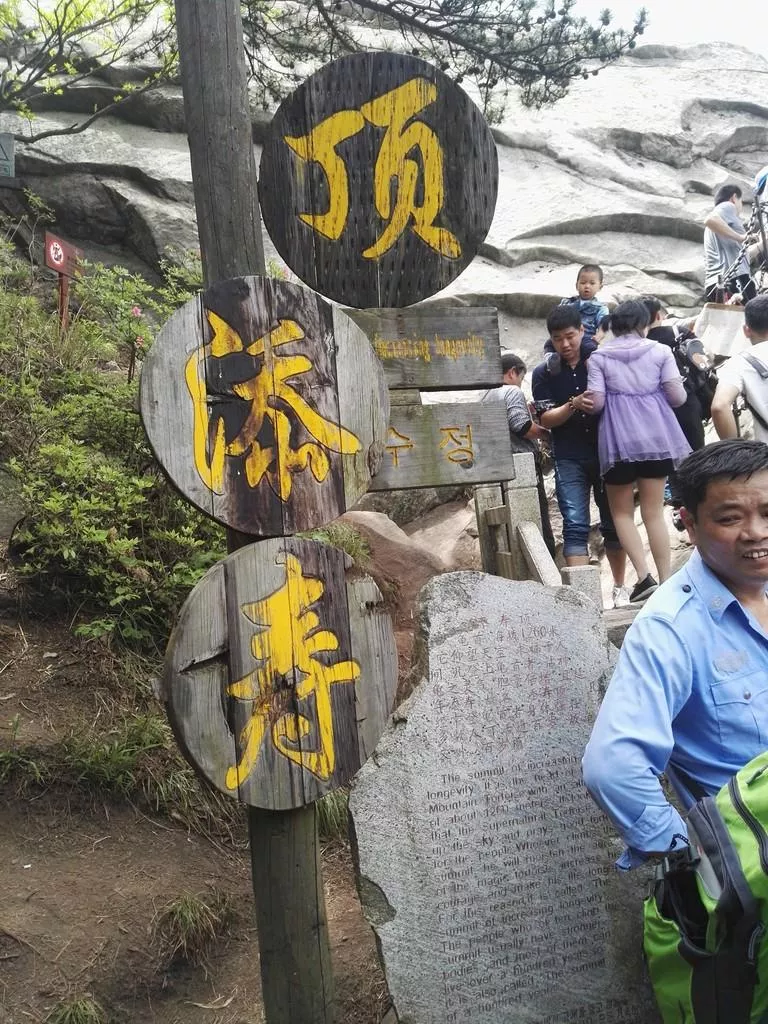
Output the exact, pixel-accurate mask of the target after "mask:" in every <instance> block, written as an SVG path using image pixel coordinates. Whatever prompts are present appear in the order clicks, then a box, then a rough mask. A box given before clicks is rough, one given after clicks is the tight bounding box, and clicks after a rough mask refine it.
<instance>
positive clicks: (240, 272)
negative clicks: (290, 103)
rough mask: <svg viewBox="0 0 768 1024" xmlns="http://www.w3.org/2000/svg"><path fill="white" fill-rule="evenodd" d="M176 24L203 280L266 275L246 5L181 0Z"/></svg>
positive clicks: (222, 0) (229, 1)
mask: <svg viewBox="0 0 768 1024" xmlns="http://www.w3.org/2000/svg"><path fill="white" fill-rule="evenodd" d="M176 28H177V34H178V42H179V53H180V55H181V80H182V85H183V88H184V115H185V118H186V122H187V135H188V136H189V152H190V156H191V159H192V182H193V185H194V189H195V209H196V210H197V230H198V234H199V236H200V252H201V255H202V260H203V278H204V281H205V284H206V286H208V285H211V284H213V283H214V282H215V281H226V280H227V279H228V278H231V277H241V276H244V275H246V274H263V273H265V271H266V266H265V263H264V246H263V243H262V239H261V216H260V213H259V201H258V196H257V190H256V163H255V161H254V158H253V136H252V128H251V115H250V108H249V104H248V86H247V79H246V71H245V51H244V49H243V25H242V21H241V18H240V6H239V4H238V3H236V2H235V0H216V2H215V3H211V2H210V0H209V2H204V0H176Z"/></svg>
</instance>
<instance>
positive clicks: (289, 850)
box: [248, 804, 334, 1024]
mask: <svg viewBox="0 0 768 1024" xmlns="http://www.w3.org/2000/svg"><path fill="white" fill-rule="evenodd" d="M314 810H315V805H314V804H313V805H312V806H311V807H301V808H297V809H295V810H291V811H281V812H280V813H279V814H276V813H275V812H274V811H265V810H261V809H260V808H258V807H250V808H249V809H248V826H249V836H250V841H251V870H252V872H253V887H254V891H255V892H256V893H257V894H258V896H259V898H258V899H257V900H256V925H257V930H258V934H259V957H260V959H261V970H262V986H261V988H262V998H263V1002H264V1020H265V1021H266V1022H267V1024H299V1022H301V1024H332V1022H333V1021H334V1013H333V993H334V983H333V971H332V967H331V954H330V946H329V944H328V942H327V934H328V922H327V913H326V909H325V899H324V898H323V875H322V864H321V860H320V854H321V848H320V839H319V837H318V834H317V814H316V813H313V812H314ZM302 954H304V955H302Z"/></svg>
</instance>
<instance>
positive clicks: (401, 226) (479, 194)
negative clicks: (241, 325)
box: [259, 52, 499, 308]
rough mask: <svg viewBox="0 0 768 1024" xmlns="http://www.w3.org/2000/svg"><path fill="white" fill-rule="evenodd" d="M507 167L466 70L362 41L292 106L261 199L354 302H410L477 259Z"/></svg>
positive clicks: (280, 233)
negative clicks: (460, 77) (462, 75)
mask: <svg viewBox="0 0 768 1024" xmlns="http://www.w3.org/2000/svg"><path fill="white" fill-rule="evenodd" d="M498 176H499V172H498V159H497V156H496V146H495V144H494V141H493V136H492V135H491V131H490V128H489V127H488V125H487V123H486V121H485V119H484V118H483V115H482V114H481V113H480V111H479V110H478V108H477V107H476V106H475V105H474V103H473V102H472V101H471V100H470V98H469V97H468V96H467V94H466V93H465V92H464V91H463V90H462V89H460V88H459V87H458V86H457V85H456V84H455V82H453V81H451V79H450V78H448V77H447V76H446V75H444V74H442V72H440V71H438V70H437V68H434V67H432V65H431V64H427V63H426V62H425V61H422V60H417V59H416V58H415V57H408V56H405V55H402V54H397V53H383V52H382V53H354V54H350V55H349V56H346V57H342V58H340V59H339V60H337V61H334V62H333V63H331V64H328V65H326V66H325V67H324V68H321V69H320V71H318V72H317V73H316V74H314V75H312V77H311V78H309V79H307V81H306V82H304V83H303V85H301V86H300V87H299V88H298V89H297V90H296V91H295V92H293V93H292V94H291V95H290V96H289V97H288V98H287V99H286V100H284V101H283V103H282V104H281V106H280V107H279V109H278V111H277V113H276V114H275V116H274V118H273V120H272V123H271V126H270V137H269V139H268V141H267V142H266V144H265V146H264V150H263V152H262V156H261V166H260V175H259V199H260V202H261V210H262V215H263V217H264V224H265V226H266V228H267V231H268V232H269V234H270V236H271V238H272V241H273V242H274V244H275V246H276V247H277V250H278V252H279V253H280V255H281V256H282V257H283V259H284V260H285V262H286V263H287V264H288V266H289V267H291V269H292V270H293V271H294V272H295V273H296V274H298V276H299V277H300V278H301V279H302V281H304V282H306V284H308V285H309V286H310V287H311V288H314V289H315V290H316V291H318V292H320V293H321V294H322V295H326V296H328V298H331V299H335V300H336V301H337V302H342V303H345V304H346V305H348V306H356V307H359V308H366V307H371V306H409V305H411V304H412V303H414V302H419V301H420V300H421V299H425V298H427V296H429V295H433V294H434V293H435V292H438V291H440V289H441V288H445V286H446V285H448V284H450V282H451V281H453V279H454V278H455V277H458V275H459V274H460V273H461V272H462V271H463V270H464V269H465V267H466V266H467V265H468V264H469V263H470V261H471V260H472V259H473V257H474V256H475V254H476V253H477V250H478V248H479V246H480V243H481V242H482V241H483V239H484V238H485V236H486V235H487V233H488V230H489V228H490V226H491V220H492V218H493V211H494V207H495V205H496V193H497V189H498Z"/></svg>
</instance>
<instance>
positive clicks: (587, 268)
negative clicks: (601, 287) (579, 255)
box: [576, 263, 603, 284]
mask: <svg viewBox="0 0 768 1024" xmlns="http://www.w3.org/2000/svg"><path fill="white" fill-rule="evenodd" d="M582 274H597V277H598V280H599V281H600V284H602V283H603V268H602V267H601V266H598V264H597V263H585V264H584V266H583V267H579V272H578V274H577V275H576V280H577V281H578V280H579V278H580V277H581V275H582Z"/></svg>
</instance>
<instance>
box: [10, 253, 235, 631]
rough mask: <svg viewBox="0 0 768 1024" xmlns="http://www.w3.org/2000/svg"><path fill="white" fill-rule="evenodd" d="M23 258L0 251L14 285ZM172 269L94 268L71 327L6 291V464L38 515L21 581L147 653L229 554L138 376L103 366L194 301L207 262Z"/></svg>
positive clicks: (23, 552) (20, 554) (26, 534)
mask: <svg viewBox="0 0 768 1024" xmlns="http://www.w3.org/2000/svg"><path fill="white" fill-rule="evenodd" d="M14 261H16V262H14ZM17 262H19V261H18V258H17V257H15V256H13V257H12V254H9V252H8V249H7V246H6V247H3V246H0V280H5V281H11V280H16V277H14V276H13V274H15V273H16V271H15V270H14V267H15V266H16V263H17ZM8 267H9V268H10V269H7V268H8ZM12 271H13V273H12ZM164 273H165V282H164V284H163V285H161V286H160V287H158V288H155V287H154V286H152V285H151V284H150V283H149V282H147V281H145V280H144V279H143V278H142V277H140V275H137V274H133V273H130V272H128V271H127V270H125V269H124V268H122V267H111V268H107V267H104V266H102V265H100V264H94V265H91V266H87V267H86V273H85V274H84V275H83V277H82V278H80V279H78V280H77V281H76V283H75V285H74V289H73V293H74V295H75V297H76V300H77V310H78V311H77V313H76V315H75V317H74V319H73V322H72V325H71V327H70V329H69V330H68V331H66V332H62V331H61V330H60V327H59V324H58V320H57V317H56V314H55V313H52V312H50V311H48V310H46V309H45V307H44V305H43V304H42V302H41V301H40V300H39V299H38V298H35V297H32V296H29V295H19V294H16V293H15V292H14V291H13V288H12V287H9V288H8V289H7V290H5V291H2V292H0V464H5V465H6V466H7V467H8V468H9V469H10V470H11V471H12V472H13V473H15V475H16V476H17V478H18V480H19V482H20V484H21V489H22V499H23V502H24V504H25V507H26V512H27V515H26V517H25V519H24V521H23V523H22V525H21V526H20V528H19V529H17V531H16V533H15V535H14V538H13V545H12V554H13V555H14V557H15V558H16V559H17V563H18V572H19V575H20V577H21V579H22V582H23V583H24V584H26V589H27V593H28V594H29V596H30V598H31V600H32V603H33V604H34V605H35V606H36V607H37V608H39V609H41V610H46V609H51V608H57V610H60V609H61V608H62V607H66V608H67V610H68V611H70V612H74V613H75V614H76V616H77V617H78V621H79V623H80V625H79V629H80V631H81V632H82V633H83V634H84V635H86V636H88V637H100V636H110V637H115V638H118V639H120V640H121V641H123V642H125V643H129V644H131V645H138V646H143V647H158V646H161V645H162V644H164V642H165V639H166V637H167V634H168V632H169V630H170V627H171V625H172V624H173V621H174V619H175V617H176V613H177V611H178V608H179V605H180V604H181V602H182V601H183V599H184V598H185V597H186V594H187V592H188V591H189V589H190V588H191V587H192V586H194V584H195V583H196V582H197V580H198V579H199V578H200V576H201V575H202V574H203V573H204V572H205V571H206V569H208V568H209V567H210V566H211V565H212V564H213V563H214V562H215V561H217V560H218V559H219V558H220V557H222V556H223V554H224V535H223V530H222V529H220V528H219V527H218V526H216V525H215V524H214V523H212V522H211V520H209V519H207V518H206V517H205V516H203V515H202V514H200V513H198V512H197V510H196V509H194V508H193V507H192V506H191V505H190V504H189V503H187V502H186V501H184V500H182V499H181V498H179V497H178V496H177V495H176V493H175V492H174V491H173V489H172V488H171V487H170V485H169V484H168V483H167V481H166V480H165V478H164V476H163V475H162V473H161V472H160V470H159V468H158V466H157V464H156V462H155V459H154V457H153V455H152V452H151V450H150V448H149V446H148V444H147V441H146V438H145V435H144V430H143V427H142V425H141V420H140V418H139V415H138V411H137V404H138V399H137V384H136V381H130V380H128V379H127V376H128V375H127V374H126V375H122V374H118V373H114V372H110V373H105V372H103V371H102V370H100V369H99V366H100V361H101V360H103V359H105V358H107V357H111V356H112V355H114V354H115V353H119V352H125V351H126V345H128V348H129V350H130V351H131V352H133V353H134V354H140V353H138V351H137V349H136V346H135V344H134V342H135V338H136V336H137V332H138V331H143V332H144V336H145V337H146V346H145V348H146V347H148V346H149V344H150V343H151V339H152V338H153V337H154V333H155V332H156V330H158V329H159V327H160V326H161V325H162V323H163V322H164V321H165V320H166V319H167V317H168V316H169V315H170V314H171V313H172V312H173V310H174V309H175V307H176V306H177V305H178V304H179V303H181V302H183V301H185V300H186V299H187V298H188V297H189V295H190V289H191V288H192V287H193V286H194V284H195V282H196V280H197V277H198V276H199V257H197V256H195V255H191V256H189V257H186V256H184V255H183V254H176V255H175V256H174V258H173V259H172V260H169V261H168V262H167V263H165V264H164ZM31 276H33V275H31ZM132 339H133V340H132ZM129 342H130V344H129ZM131 346H133V347H131ZM83 620H85V621H83Z"/></svg>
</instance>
